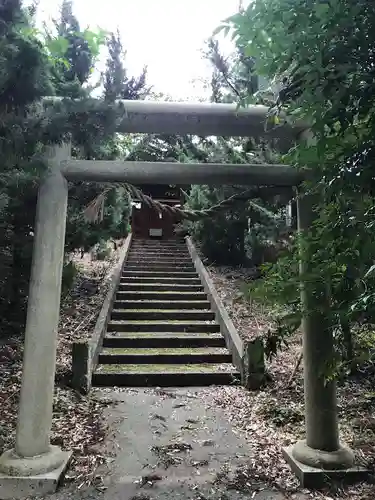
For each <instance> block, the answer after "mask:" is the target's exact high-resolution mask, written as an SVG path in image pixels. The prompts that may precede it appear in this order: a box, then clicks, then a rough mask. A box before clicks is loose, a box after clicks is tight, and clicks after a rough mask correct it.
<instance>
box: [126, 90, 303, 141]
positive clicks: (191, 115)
mask: <svg viewBox="0 0 375 500" xmlns="http://www.w3.org/2000/svg"><path fill="white" fill-rule="evenodd" d="M118 102H119V103H120V104H121V105H122V106H123V107H124V110H125V116H124V118H123V119H122V121H121V123H120V125H119V128H118V130H119V131H120V132H138V133H153V134H181V135H183V134H194V135H200V136H210V135H216V136H237V137H241V136H242V137H265V138H269V139H273V138H281V139H286V140H288V141H294V140H295V139H296V137H297V136H298V134H299V133H301V132H302V131H303V130H305V129H306V126H305V125H304V124H296V125H294V126H292V125H291V124H289V123H287V122H286V117H285V116H284V117H280V120H281V121H282V122H283V123H282V124H280V125H277V126H275V125H273V124H272V123H271V120H270V117H269V109H268V108H267V106H261V105H254V106H249V107H247V108H237V106H236V105H235V104H222V103H220V104H217V103H191V102H156V101H125V100H122V101H118Z"/></svg>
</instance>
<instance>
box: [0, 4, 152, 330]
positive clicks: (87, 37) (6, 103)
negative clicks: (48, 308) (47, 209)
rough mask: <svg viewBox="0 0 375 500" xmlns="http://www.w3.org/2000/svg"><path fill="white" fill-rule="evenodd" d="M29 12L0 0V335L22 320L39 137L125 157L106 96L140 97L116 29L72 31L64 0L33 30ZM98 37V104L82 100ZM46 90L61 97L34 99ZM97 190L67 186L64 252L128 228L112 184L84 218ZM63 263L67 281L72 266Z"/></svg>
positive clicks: (125, 203)
mask: <svg viewBox="0 0 375 500" xmlns="http://www.w3.org/2000/svg"><path fill="white" fill-rule="evenodd" d="M34 16H35V8H28V9H27V8H23V7H22V5H21V1H18V0H7V1H5V2H2V4H1V6H0V20H1V24H0V45H1V47H0V54H1V55H0V57H1V72H0V78H1V84H0V88H1V94H0V115H1V132H0V134H1V146H0V158H1V167H0V200H1V201H0V224H1V226H2V227H1V236H0V267H1V279H0V314H1V321H2V328H1V331H2V333H4V334H8V333H11V332H12V331H19V330H20V326H21V325H22V323H23V321H24V313H25V304H26V299H27V292H28V280H29V272H30V263H31V253H32V242H33V224H34V216H35V206H36V197H37V186H38V183H39V178H40V175H41V174H42V173H43V170H44V166H43V162H42V161H41V157H40V153H41V151H42V148H43V145H47V144H51V143H56V142H59V141H61V140H63V139H66V138H69V139H71V141H72V149H73V155H75V156H76V157H83V158H99V159H112V158H116V157H120V156H124V155H125V154H127V152H128V147H127V144H126V143H124V140H123V139H122V138H119V139H118V140H116V137H115V136H114V128H113V127H114V124H115V123H116V116H117V114H118V112H119V111H118V110H117V109H116V108H115V106H114V105H113V104H111V103H112V102H113V100H114V99H115V98H116V97H126V98H129V99H134V98H143V97H144V95H146V94H147V92H148V89H147V87H146V80H145V71H144V72H143V73H142V75H141V76H140V77H139V78H128V77H127V75H126V71H125V69H124V66H123V64H124V61H123V57H122V54H123V51H122V46H121V40H120V39H119V37H118V35H117V34H106V33H102V32H101V31H97V32H93V31H90V30H88V29H86V30H81V28H80V26H79V23H78V21H77V19H76V18H75V16H74V13H73V8H72V3H71V2H70V1H69V0H64V2H63V4H62V7H61V15H60V19H58V20H57V21H56V22H55V23H54V25H53V26H51V27H49V28H47V29H46V30H43V31H41V30H39V29H37V27H36V26H35V23H34ZM105 45H107V47H108V49H109V50H108V53H109V56H108V61H107V67H106V71H105V74H104V81H105V85H104V90H103V102H100V101H99V103H98V102H97V101H94V100H93V99H91V92H92V89H93V85H92V82H91V81H90V78H91V74H92V70H93V68H94V67H95V63H96V59H97V57H98V55H99V52H100V50H101V48H103V47H104V46H105ZM54 95H56V96H60V97H62V98H63V99H62V100H61V101H60V103H59V104H58V105H57V106H56V105H55V106H51V105H46V106H42V105H41V104H40V99H41V98H42V97H44V96H54ZM73 98H74V99H75V101H74V102H73V101H72V100H71V99H73ZM99 192H100V186H95V185H93V184H90V183H78V184H77V183H76V184H75V185H71V186H70V190H69V202H70V203H69V212H68V220H67V234H66V253H67V257H68V255H69V254H70V253H71V252H72V251H75V250H88V249H90V248H92V247H94V246H95V245H99V246H100V245H101V246H102V247H103V246H104V242H105V241H106V240H108V239H109V238H118V237H124V236H125V235H126V234H127V231H128V217H129V213H130V200H129V197H128V195H127V193H126V192H125V191H124V190H123V189H121V188H118V189H116V190H115V191H113V192H111V194H110V197H109V199H108V200H107V204H106V206H105V211H104V218H103V221H102V222H101V223H100V224H90V223H88V222H87V221H86V220H85V218H84V216H83V209H84V207H85V206H86V205H87V204H88V203H89V202H90V201H91V200H92V199H93V198H94V197H95V196H96V195H97V194H98V193H99ZM67 262H68V260H67ZM66 271H67V272H66V273H65V281H66V280H67V282H68V283H67V285H68V286H69V281H70V280H71V277H72V273H71V266H67V267H66ZM73 274H74V273H73ZM64 289H66V287H64Z"/></svg>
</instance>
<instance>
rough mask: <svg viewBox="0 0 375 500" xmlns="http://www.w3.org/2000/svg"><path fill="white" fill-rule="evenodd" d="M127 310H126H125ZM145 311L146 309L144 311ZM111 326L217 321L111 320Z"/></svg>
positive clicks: (206, 323)
mask: <svg viewBox="0 0 375 500" xmlns="http://www.w3.org/2000/svg"><path fill="white" fill-rule="evenodd" d="M125 310H126V309H125ZM143 310H144V309H143ZM111 324H113V325H146V324H152V325H155V324H156V325H165V324H167V325H170V324H172V325H174V324H175V325H187V326H189V325H216V324H217V323H216V321H215V320H212V321H211V320H206V321H203V320H202V321H199V320H190V319H168V320H165V319H160V320H158V319H148V320H146V319H134V320H130V319H129V320H111Z"/></svg>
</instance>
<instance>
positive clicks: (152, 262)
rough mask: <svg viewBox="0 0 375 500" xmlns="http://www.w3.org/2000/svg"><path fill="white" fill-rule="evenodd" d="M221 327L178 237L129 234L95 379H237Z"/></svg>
mask: <svg viewBox="0 0 375 500" xmlns="http://www.w3.org/2000/svg"><path fill="white" fill-rule="evenodd" d="M238 379H239V373H238V372H237V370H236V368H235V367H234V366H233V365H232V359H231V355H230V354H229V352H228V350H227V349H226V347H225V341H224V338H223V336H222V335H221V333H220V326H219V324H218V323H217V322H216V321H215V313H214V312H213V311H212V310H211V307H210V303H209V301H208V300H207V296H206V294H205V292H204V288H203V286H202V283H201V280H200V278H199V276H198V274H197V272H196V271H195V268H194V266H193V263H192V260H191V258H190V255H189V252H188V249H187V246H186V243H185V241H183V240H177V239H176V240H166V241H156V240H137V239H135V240H133V242H132V245H131V248H130V252H129V256H128V259H127V262H126V264H125V266H124V269H123V272H122V278H121V282H120V285H119V288H118V291H117V295H116V298H115V302H114V307H113V310H112V315H111V320H110V322H109V324H108V327H107V333H106V336H105V338H104V342H103V349H102V351H101V353H100V355H99V363H98V367H97V369H96V372H95V373H94V375H93V385H94V386H97V387H98V386H101V387H103V386H129V387H142V386H164V387H166V386H204V385H212V384H217V385H219V384H220V385H223V384H232V383H236V381H237V380H238Z"/></svg>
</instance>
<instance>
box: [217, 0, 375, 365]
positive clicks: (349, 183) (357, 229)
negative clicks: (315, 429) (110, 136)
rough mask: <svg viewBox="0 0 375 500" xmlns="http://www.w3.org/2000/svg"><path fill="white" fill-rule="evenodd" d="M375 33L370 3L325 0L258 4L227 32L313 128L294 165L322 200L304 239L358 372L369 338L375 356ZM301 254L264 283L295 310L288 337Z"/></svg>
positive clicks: (266, 293)
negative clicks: (306, 173) (374, 327)
mask: <svg viewBox="0 0 375 500" xmlns="http://www.w3.org/2000/svg"><path fill="white" fill-rule="evenodd" d="M374 27H375V14H374V10H373V6H372V5H371V3H369V2H364V1H359V2H348V1H344V2H339V1H329V2H327V1H323V0H317V1H314V2H310V3H306V2H303V1H296V2H292V3H291V2H288V1H286V0H254V1H253V2H252V3H251V4H250V5H249V6H248V7H247V8H246V9H243V10H242V11H241V12H240V13H238V14H236V15H234V16H233V17H232V18H230V19H228V20H227V22H226V23H225V24H224V26H223V28H224V29H225V30H227V32H228V33H229V32H231V33H232V36H233V37H234V39H235V41H236V44H237V46H238V47H240V48H241V50H242V51H243V53H244V54H245V55H246V56H247V57H251V58H254V60H255V61H256V63H255V69H256V71H257V72H258V73H259V74H263V75H265V76H267V77H268V78H270V79H273V80H274V81H275V82H276V83H277V85H278V86H279V88H280V89H281V90H280V92H279V94H278V99H277V101H276V102H275V105H274V110H273V111H274V112H276V114H277V113H278V112H279V111H280V110H286V111H287V112H288V113H289V114H290V115H291V116H292V117H294V118H296V119H305V120H308V121H309V123H310V124H311V128H312V131H313V134H314V140H313V141H305V142H303V143H301V144H299V145H298V146H297V147H295V148H294V149H292V150H291V151H290V152H289V154H288V155H286V157H285V160H286V161H288V162H289V163H295V164H296V168H298V165H299V166H301V165H305V166H308V167H309V168H310V169H311V172H312V174H313V176H312V179H311V181H310V182H309V184H308V185H306V186H305V190H308V191H310V192H311V193H312V194H315V195H316V200H317V201H316V216H317V219H316V223H315V225H314V228H313V230H312V231H311V234H310V235H309V237H308V238H306V241H305V243H306V244H308V245H309V246H310V250H311V263H310V266H309V273H310V276H309V279H310V280H311V281H313V282H319V281H322V280H323V279H324V282H325V284H326V285H327V288H328V289H329V292H330V300H329V302H328V303H327V310H326V311H325V314H327V315H328V316H329V318H330V320H331V325H332V328H333V329H334V332H335V339H336V340H337V343H336V345H337V350H338V356H339V359H341V360H344V361H345V360H348V361H349V363H350V366H351V367H353V365H355V363H356V361H358V359H357V360H356V359H355V357H356V356H358V355H359V353H360V352H361V353H362V354H363V350H362V349H361V348H362V347H364V342H365V343H366V348H367V347H368V345H369V344H370V350H367V349H366V353H367V354H368V353H370V354H371V352H372V351H373V335H372V334H371V324H372V323H373V322H374V305H375V302H374V299H375V295H374V291H375V290H374V286H375V283H374V265H373V262H374V259H375V244H374V239H373V235H372V232H373V231H372V228H373V224H374V223H373V215H374V208H373V207H374V175H373V161H374V151H375V149H374V145H375V144H374V137H375V135H374V132H375V120H374V118H375V114H374V110H375V107H374V95H375V94H374V90H375V88H374V63H373V58H374V49H375V31H374ZM248 102H249V101H248ZM296 258H297V249H296V248H295V249H294V251H292V252H290V253H288V254H286V255H285V256H284V257H283V258H282V259H280V260H279V261H278V263H277V264H276V265H274V266H271V267H270V268H269V270H268V274H267V277H266V279H265V280H264V281H263V283H262V285H261V287H257V290H258V292H261V294H262V295H263V297H267V298H268V299H270V300H272V302H273V303H274V302H275V301H276V302H277V303H279V304H280V305H281V306H282V308H285V306H287V307H289V308H290V310H291V312H292V316H288V317H287V318H288V322H289V323H286V322H284V324H283V322H282V321H281V325H280V328H279V329H278V334H279V335H284V334H287V333H289V332H290V331H291V329H290V328H288V327H289V326H290V324H291V323H290V320H291V317H292V318H294V320H295V321H292V324H294V325H298V316H299V313H300V311H299V309H300V304H299V300H298V276H297V265H296ZM323 277H324V278H323ZM366 325H367V326H368V325H370V328H369V329H368V328H365V326H366ZM292 330H293V328H292ZM368 330H370V331H368ZM371 348H372V349H371Z"/></svg>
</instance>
